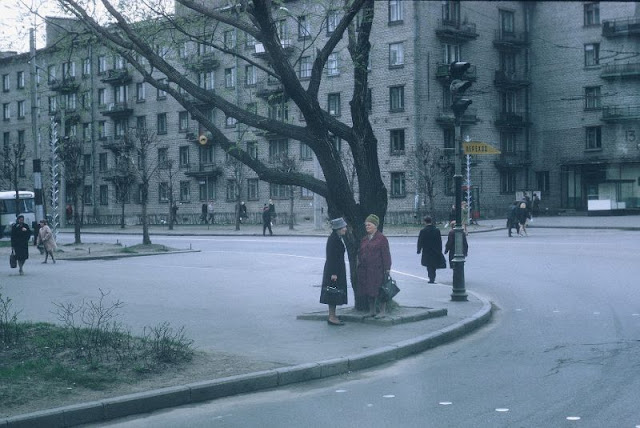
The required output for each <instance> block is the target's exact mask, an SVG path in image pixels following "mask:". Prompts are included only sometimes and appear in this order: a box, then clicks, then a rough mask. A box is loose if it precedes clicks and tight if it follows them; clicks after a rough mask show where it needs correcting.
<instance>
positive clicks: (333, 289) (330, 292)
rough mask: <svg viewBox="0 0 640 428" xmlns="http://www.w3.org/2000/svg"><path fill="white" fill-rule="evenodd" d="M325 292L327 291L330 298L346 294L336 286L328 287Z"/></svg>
mask: <svg viewBox="0 0 640 428" xmlns="http://www.w3.org/2000/svg"><path fill="white" fill-rule="evenodd" d="M325 290H326V291H327V295H329V296H336V297H337V296H342V295H343V294H344V290H342V289H341V288H338V287H336V286H334V285H327V287H326V288H325Z"/></svg>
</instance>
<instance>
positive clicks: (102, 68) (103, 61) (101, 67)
mask: <svg viewBox="0 0 640 428" xmlns="http://www.w3.org/2000/svg"><path fill="white" fill-rule="evenodd" d="M106 71H107V57H106V56H104V55H101V56H99V57H98V74H104V73H105V72H106Z"/></svg>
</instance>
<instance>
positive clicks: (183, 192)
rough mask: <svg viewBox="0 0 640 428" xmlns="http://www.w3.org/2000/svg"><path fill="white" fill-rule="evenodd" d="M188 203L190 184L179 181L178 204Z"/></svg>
mask: <svg viewBox="0 0 640 428" xmlns="http://www.w3.org/2000/svg"><path fill="white" fill-rule="evenodd" d="M190 201H191V182H190V181H181V182H180V202H190Z"/></svg>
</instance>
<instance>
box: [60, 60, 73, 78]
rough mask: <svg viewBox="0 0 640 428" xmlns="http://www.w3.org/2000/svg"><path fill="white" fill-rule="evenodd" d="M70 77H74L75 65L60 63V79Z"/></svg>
mask: <svg viewBox="0 0 640 428" xmlns="http://www.w3.org/2000/svg"><path fill="white" fill-rule="evenodd" d="M71 77H76V63H75V62H63V63H62V79H63V80H66V79H69V78H71Z"/></svg>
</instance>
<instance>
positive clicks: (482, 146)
mask: <svg viewBox="0 0 640 428" xmlns="http://www.w3.org/2000/svg"><path fill="white" fill-rule="evenodd" d="M462 147H463V149H464V154H465V155H499V154H500V150H498V149H496V148H495V147H493V146H492V145H490V144H488V143H483V142H482V141H469V142H463V143H462Z"/></svg>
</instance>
